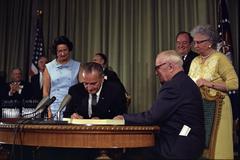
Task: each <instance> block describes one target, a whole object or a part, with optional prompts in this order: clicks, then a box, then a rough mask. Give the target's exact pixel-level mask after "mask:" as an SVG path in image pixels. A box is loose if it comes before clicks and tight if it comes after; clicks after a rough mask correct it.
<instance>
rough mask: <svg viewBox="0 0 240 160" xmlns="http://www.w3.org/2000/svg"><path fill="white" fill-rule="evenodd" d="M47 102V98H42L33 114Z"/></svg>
mask: <svg viewBox="0 0 240 160" xmlns="http://www.w3.org/2000/svg"><path fill="white" fill-rule="evenodd" d="M49 100H50V98H49V96H46V97H43V98H42V100H41V101H40V102H39V103H38V105H37V107H36V109H35V112H36V111H39V109H40V108H42V106H43V104H45V103H46V102H47V101H49Z"/></svg>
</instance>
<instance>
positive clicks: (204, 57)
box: [201, 54, 211, 59]
mask: <svg viewBox="0 0 240 160" xmlns="http://www.w3.org/2000/svg"><path fill="white" fill-rule="evenodd" d="M210 55H211V54H209V55H206V56H201V58H202V59H207V58H208V57H209V56H210Z"/></svg>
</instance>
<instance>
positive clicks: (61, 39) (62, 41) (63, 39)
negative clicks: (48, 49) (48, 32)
mask: <svg viewBox="0 0 240 160" xmlns="http://www.w3.org/2000/svg"><path fill="white" fill-rule="evenodd" d="M60 44H65V45H66V46H67V47H68V49H69V51H72V49H73V43H72V42H71V41H70V40H69V39H68V38H67V37H66V36H59V37H57V38H55V39H54V41H53V45H52V52H53V53H54V54H56V53H57V46H58V45H60Z"/></svg>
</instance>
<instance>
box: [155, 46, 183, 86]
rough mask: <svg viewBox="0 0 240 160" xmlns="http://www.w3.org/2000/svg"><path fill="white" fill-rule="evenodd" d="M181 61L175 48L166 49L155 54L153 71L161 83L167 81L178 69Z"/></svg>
mask: <svg viewBox="0 0 240 160" xmlns="http://www.w3.org/2000/svg"><path fill="white" fill-rule="evenodd" d="M182 64H183V61H182V59H181V57H180V56H179V54H177V52H176V51H175V50H167V51H163V52H160V53H159V54H158V55H157V58H156V62H155V72H156V75H157V76H158V78H159V80H160V82H161V83H164V82H166V81H169V80H171V79H172V77H173V76H174V75H175V74H177V73H178V72H180V71H183V68H182Z"/></svg>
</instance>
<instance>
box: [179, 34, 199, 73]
mask: <svg viewBox="0 0 240 160" xmlns="http://www.w3.org/2000/svg"><path fill="white" fill-rule="evenodd" d="M192 41H193V38H192V36H191V35H190V33H188V32H185V31H181V32H179V33H178V34H177V36H176V51H177V53H178V54H180V56H182V60H183V70H184V72H185V73H186V74H188V71H189V68H190V65H191V63H192V60H193V59H194V58H195V57H196V56H198V54H197V53H195V52H193V51H192V50H191V47H192Z"/></svg>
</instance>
